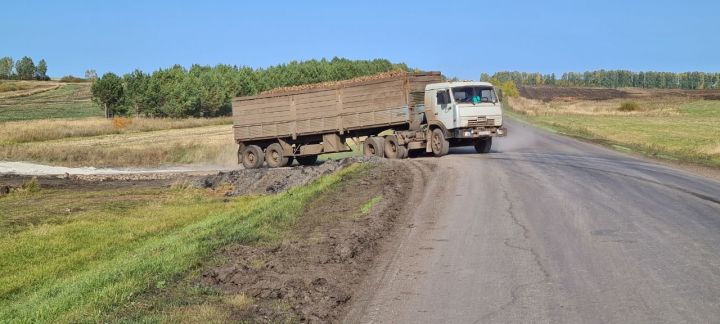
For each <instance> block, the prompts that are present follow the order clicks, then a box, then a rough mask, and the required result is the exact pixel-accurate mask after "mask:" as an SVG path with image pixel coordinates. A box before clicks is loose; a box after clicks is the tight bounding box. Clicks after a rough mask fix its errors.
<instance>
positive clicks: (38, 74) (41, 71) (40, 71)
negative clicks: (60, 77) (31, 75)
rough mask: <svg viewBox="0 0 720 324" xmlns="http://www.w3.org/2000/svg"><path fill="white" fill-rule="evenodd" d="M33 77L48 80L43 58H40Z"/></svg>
mask: <svg viewBox="0 0 720 324" xmlns="http://www.w3.org/2000/svg"><path fill="white" fill-rule="evenodd" d="M35 78H36V79H38V80H43V81H47V80H50V78H49V77H48V76H47V63H46V62H45V59H40V62H38V65H37V69H36V70H35Z"/></svg>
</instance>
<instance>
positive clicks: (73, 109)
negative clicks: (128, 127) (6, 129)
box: [0, 83, 104, 122]
mask: <svg viewBox="0 0 720 324" xmlns="http://www.w3.org/2000/svg"><path fill="white" fill-rule="evenodd" d="M103 114H104V112H103V110H102V109H100V107H99V106H98V105H97V104H95V103H93V102H92V101H91V100H90V84H89V83H87V84H85V83H74V84H64V85H62V86H60V88H58V89H55V90H50V91H45V92H41V93H37V94H33V95H30V96H26V97H14V98H5V99H0V122H4V121H14V120H32V119H48V118H82V117H100V116H103Z"/></svg>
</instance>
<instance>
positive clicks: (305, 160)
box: [295, 155, 318, 165]
mask: <svg viewBox="0 0 720 324" xmlns="http://www.w3.org/2000/svg"><path fill="white" fill-rule="evenodd" d="M295 159H297V161H298V163H299V164H300V165H313V164H315V163H316V162H317V159H318V156H317V155H307V156H298V157H296V158H295Z"/></svg>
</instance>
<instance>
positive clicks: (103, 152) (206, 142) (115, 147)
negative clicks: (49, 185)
mask: <svg viewBox="0 0 720 324" xmlns="http://www.w3.org/2000/svg"><path fill="white" fill-rule="evenodd" d="M133 125H135V123H133ZM236 150H237V147H236V145H235V143H234V141H233V135H232V128H231V127H230V125H219V126H205V127H195V128H186V129H171V130H159V131H150V132H129V133H120V134H112V135H103V136H92V137H73V138H64V139H60V140H51V141H42V142H27V143H19V144H5V145H0V159H5V160H13V161H34V162H39V163H47V164H52V165H63V166H94V167H129V166H133V167H153V166H160V165H173V164H175V165H177V164H190V163H216V164H222V165H236V164H237V159H236V157H235V152H236Z"/></svg>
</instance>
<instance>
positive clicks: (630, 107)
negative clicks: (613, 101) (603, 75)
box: [617, 101, 640, 111]
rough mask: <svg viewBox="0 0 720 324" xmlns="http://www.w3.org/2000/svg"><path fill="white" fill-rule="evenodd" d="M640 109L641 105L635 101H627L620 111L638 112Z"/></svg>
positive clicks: (622, 104)
mask: <svg viewBox="0 0 720 324" xmlns="http://www.w3.org/2000/svg"><path fill="white" fill-rule="evenodd" d="M639 109H640V105H639V104H638V103H637V102H635V101H625V102H623V103H621V104H620V107H618V109H617V110H618V111H637V110H639Z"/></svg>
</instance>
